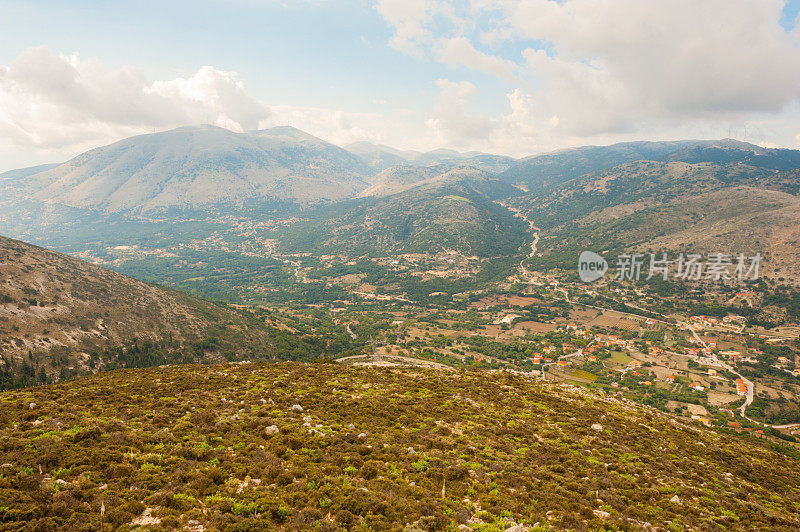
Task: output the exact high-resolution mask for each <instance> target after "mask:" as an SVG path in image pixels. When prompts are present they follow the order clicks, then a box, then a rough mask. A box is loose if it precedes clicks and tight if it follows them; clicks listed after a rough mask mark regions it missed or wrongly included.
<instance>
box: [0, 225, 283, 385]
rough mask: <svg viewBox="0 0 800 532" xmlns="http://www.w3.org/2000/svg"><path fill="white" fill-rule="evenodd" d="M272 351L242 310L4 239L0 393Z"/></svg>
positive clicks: (261, 328)
mask: <svg viewBox="0 0 800 532" xmlns="http://www.w3.org/2000/svg"><path fill="white" fill-rule="evenodd" d="M123 348H124V349H123ZM273 351H274V349H273V342H272V339H271V337H270V334H269V332H268V330H267V328H266V326H265V325H264V324H263V323H260V322H258V321H256V320H254V319H253V318H250V317H248V316H247V315H245V314H242V313H240V312H239V311H236V310H234V309H231V308H228V307H226V306H222V305H218V304H215V303H211V302H208V301H203V300H200V299H197V298H193V297H191V296H188V295H186V294H182V293H180V292H175V291H171V290H166V289H164V288H160V287H157V286H154V285H150V284H147V283H143V282H141V281H137V280H135V279H131V278H129V277H125V276H123V275H120V274H118V273H114V272H111V271H109V270H105V269H103V268H99V267H96V266H94V265H92V264H89V263H87V262H84V261H81V260H78V259H75V258H73V257H69V256H66V255H61V254H58V253H54V252H52V251H48V250H46V249H42V248H39V247H35V246H31V245H29V244H24V243H22V242H18V241H16V240H11V239H8V238H4V237H0V356H1V357H2V358H1V359H0V387H11V386H15V385H22V384H31V383H34V382H46V381H48V380H54V379H58V378H64V377H66V376H72V375H75V374H79V373H86V372H93V371H99V370H102V369H105V368H108V367H124V366H138V365H152V364H160V363H164V362H167V361H170V362H176V361H188V360H198V361H199V360H205V359H208V360H224V358H222V357H223V356H225V357H227V358H229V359H238V358H242V357H247V358H251V357H266V356H271V355H272V354H273Z"/></svg>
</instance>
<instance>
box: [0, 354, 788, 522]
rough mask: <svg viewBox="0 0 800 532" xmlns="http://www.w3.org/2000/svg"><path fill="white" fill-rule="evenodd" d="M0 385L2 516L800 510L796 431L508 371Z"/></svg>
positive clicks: (466, 518)
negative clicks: (769, 431) (778, 444)
mask: <svg viewBox="0 0 800 532" xmlns="http://www.w3.org/2000/svg"><path fill="white" fill-rule="evenodd" d="M0 402H1V408H0V463H1V464H2V465H0V529H2V530H19V529H31V530H34V529H37V530H53V529H61V530H98V529H104V530H112V529H117V528H121V529H122V530H126V529H132V528H135V527H136V526H138V524H145V523H150V525H149V527H150V528H151V529H173V528H178V527H188V528H189V529H195V530H197V529H199V528H198V527H199V526H200V525H203V526H205V527H206V529H207V530H208V529H213V530H216V529H220V530H269V529H273V528H283V529H286V530H310V529H316V530H337V529H352V530H400V529H402V528H404V527H405V526H407V525H413V526H416V527H418V528H420V529H423V530H452V529H454V528H455V527H456V526H458V525H460V524H466V525H467V526H469V527H471V528H473V529H477V530H503V529H504V528H505V527H507V526H509V525H511V524H512V523H520V524H526V525H530V526H533V525H535V524H536V523H538V524H539V525H540V526H542V527H545V528H554V529H564V528H566V529H587V528H588V529H639V528H645V527H647V525H646V523H651V524H653V525H657V526H660V527H663V528H669V529H671V530H684V529H706V530H714V529H731V528H749V529H762V530H765V529H769V530H796V529H797V528H798V527H800V520H798V518H797V511H798V508H800V491H798V489H797V486H798V485H800V471H799V470H798V468H797V467H796V464H797V459H798V457H797V456H795V455H794V454H792V453H793V451H791V450H790V449H788V448H787V449H784V448H777V450H775V449H772V448H770V447H769V446H768V445H767V444H766V443H764V444H762V442H761V441H759V440H755V439H752V440H743V439H742V438H738V437H733V436H728V435H725V434H721V433H717V432H713V431H712V430H710V429H706V428H703V427H701V426H699V425H697V426H695V425H686V424H684V423H683V422H680V421H676V420H675V419H674V418H670V417H668V416H666V415H664V414H661V413H658V412H655V411H653V410H651V409H648V408H646V407H641V406H634V405H633V404H631V403H627V402H624V401H621V400H618V399H615V398H611V397H608V396H605V395H603V394H602V393H600V392H591V391H587V390H582V389H577V388H572V387H565V386H563V385H562V386H559V385H554V384H549V383H544V382H541V381H534V380H531V379H529V378H527V377H523V376H518V375H515V374H509V373H498V372H479V371H475V372H462V373H457V372H455V373H448V372H434V371H425V370H421V369H414V370H410V369H407V370H397V369H375V368H373V369H358V368H349V367H344V366H341V365H337V364H329V363H324V364H323V363H319V364H298V363H283V364H264V363H250V364H229V365H223V366H196V365H182V366H170V367H161V368H149V369H140V370H117V371H111V372H107V373H103V374H99V375H95V376H91V377H86V378H80V379H77V380H74V381H70V382H66V383H61V384H55V385H46V386H41V387H38V388H31V389H25V390H19V391H13V392H6V393H4V394H2V395H0ZM595 424H599V425H601V426H593V425H595ZM101 508H104V509H105V511H104V512H101Z"/></svg>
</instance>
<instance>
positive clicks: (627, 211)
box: [512, 161, 800, 278]
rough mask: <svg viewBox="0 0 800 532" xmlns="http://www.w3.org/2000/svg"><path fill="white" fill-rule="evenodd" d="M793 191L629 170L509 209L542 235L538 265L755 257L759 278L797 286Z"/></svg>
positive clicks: (785, 175) (734, 178) (789, 181)
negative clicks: (684, 254) (637, 255)
mask: <svg viewBox="0 0 800 532" xmlns="http://www.w3.org/2000/svg"><path fill="white" fill-rule="evenodd" d="M799 190H800V175H798V172H797V170H789V171H778V170H774V169H768V168H763V167H757V166H751V165H749V164H740V163H738V162H737V163H732V164H716V163H693V164H690V163H685V162H657V161H637V162H633V163H626V164H623V165H619V166H615V167H613V168H610V169H608V170H604V171H601V172H596V173H592V174H588V175H585V176H582V177H580V178H576V179H573V180H571V181H568V182H566V183H563V184H560V185H556V186H551V187H547V188H544V189H543V190H541V191H539V192H535V193H531V194H528V195H523V196H519V197H518V198H516V199H513V200H512V203H514V204H515V205H517V206H518V207H519V208H520V209H521V210H522V211H523V212H525V213H526V215H527V216H528V217H529V218H530V219H531V220H533V221H534V223H536V224H537V225H538V226H539V227H541V228H542V229H543V232H542V240H541V243H540V246H539V248H540V251H542V252H543V253H544V254H545V257H544V259H543V261H542V263H543V264H544V265H550V266H556V265H558V266H561V267H566V268H572V267H574V262H575V260H576V257H577V256H578V254H579V253H580V251H581V250H582V249H595V250H612V249H613V250H617V251H621V250H629V251H638V252H643V253H647V252H655V251H660V250H666V251H672V252H674V251H691V252H698V253H728V254H737V253H746V254H749V255H754V254H755V253H761V255H762V256H764V257H765V258H766V260H765V262H764V268H763V270H762V272H763V273H765V274H767V275H770V276H773V277H785V278H798V276H799V275H800V266H798V264H800V251H798V249H800V248H799V247H798V244H800V230H799V229H798V227H800V197H798V191H799ZM551 259H552V260H551Z"/></svg>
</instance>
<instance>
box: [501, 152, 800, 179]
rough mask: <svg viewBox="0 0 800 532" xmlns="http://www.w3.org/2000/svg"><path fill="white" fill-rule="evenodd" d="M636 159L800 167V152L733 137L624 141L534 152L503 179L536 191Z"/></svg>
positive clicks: (786, 167) (782, 168) (505, 173)
mask: <svg viewBox="0 0 800 532" xmlns="http://www.w3.org/2000/svg"><path fill="white" fill-rule="evenodd" d="M635 161H661V162H687V163H693V164H697V163H716V164H736V163H741V164H746V165H748V166H753V167H758V168H767V169H771V170H772V169H778V170H789V169H791V168H798V167H800V152H798V151H796V150H782V149H767V148H762V147H760V146H756V145H754V144H748V143H746V142H741V141H737V140H733V139H722V140H680V141H671V142H623V143H619V144H612V145H610V146H582V147H578V148H569V149H565V150H559V151H556V152H553V153H546V154H542V155H534V156H531V157H527V158H525V159H522V160H520V161H519V162H518V163H517V164H515V165H514V166H512V167H510V168H509V169H508V170H506V171H505V172H503V173H501V174H500V176H499V177H500V178H501V179H503V180H505V181H507V182H509V183H512V184H514V185H516V186H518V187H520V188H522V189H524V190H528V191H531V192H533V191H537V190H540V189H542V188H546V187H550V186H557V185H560V184H562V183H565V182H567V181H570V180H572V179H576V178H579V177H581V176H584V175H587V174H591V173H595V172H599V171H602V170H606V169H609V168H612V167H614V166H619V165H622V164H626V163H631V162H635Z"/></svg>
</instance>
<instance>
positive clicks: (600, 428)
mask: <svg viewBox="0 0 800 532" xmlns="http://www.w3.org/2000/svg"><path fill="white" fill-rule="evenodd" d="M592 430H593V431H595V432H603V425H601V424H600V423H595V424H594V425H592Z"/></svg>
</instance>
